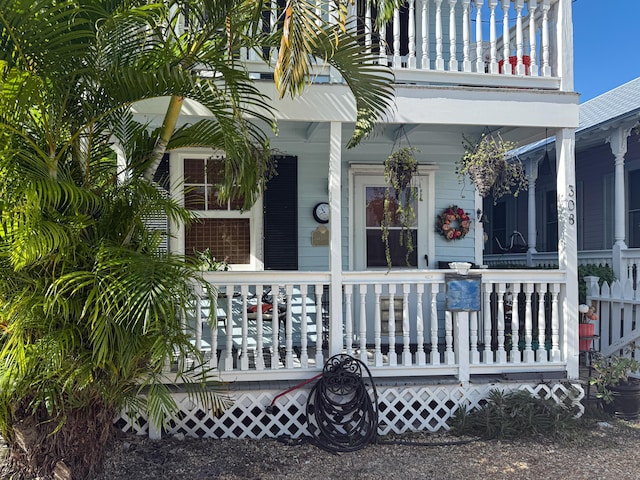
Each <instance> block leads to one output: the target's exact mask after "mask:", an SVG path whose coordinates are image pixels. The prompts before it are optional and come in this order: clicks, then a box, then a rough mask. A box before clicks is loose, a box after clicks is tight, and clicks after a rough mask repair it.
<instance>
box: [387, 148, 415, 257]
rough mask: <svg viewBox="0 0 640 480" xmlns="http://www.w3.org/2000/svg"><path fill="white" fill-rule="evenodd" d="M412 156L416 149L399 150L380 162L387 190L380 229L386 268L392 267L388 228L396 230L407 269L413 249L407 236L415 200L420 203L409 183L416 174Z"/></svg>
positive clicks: (411, 237) (412, 185)
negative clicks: (404, 250) (404, 253)
mask: <svg viewBox="0 0 640 480" xmlns="http://www.w3.org/2000/svg"><path fill="white" fill-rule="evenodd" d="M416 152H418V150H417V149H416V148H413V147H403V148H401V149H399V150H396V151H395V152H393V153H392V154H391V155H389V157H388V158H387V159H386V160H385V162H384V179H385V182H386V184H387V188H386V190H385V194H384V208H383V212H384V215H383V218H382V222H381V228H382V241H383V242H384V247H385V256H386V260H387V266H388V267H389V268H391V266H392V262H391V250H390V248H389V227H392V226H394V227H397V226H399V227H400V245H401V246H404V247H405V248H406V256H405V261H406V263H407V265H410V263H409V258H410V255H411V253H413V249H414V245H413V236H412V235H411V230H412V227H414V226H415V223H416V219H417V217H416V211H415V207H414V205H415V203H416V201H417V200H422V199H421V198H420V196H421V192H420V188H418V187H416V186H415V185H414V184H413V181H412V180H413V178H414V175H415V174H416V173H417V171H418V160H417V159H416V157H415V154H416Z"/></svg>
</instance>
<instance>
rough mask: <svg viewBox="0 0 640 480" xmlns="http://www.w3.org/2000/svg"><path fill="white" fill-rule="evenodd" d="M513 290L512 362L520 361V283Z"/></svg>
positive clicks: (513, 286)
mask: <svg viewBox="0 0 640 480" xmlns="http://www.w3.org/2000/svg"><path fill="white" fill-rule="evenodd" d="M512 288H513V292H512V294H511V295H512V298H511V358H510V360H511V363H520V348H519V347H520V345H519V343H520V314H519V308H520V307H519V305H518V296H519V294H520V284H519V283H514V284H513V285H512Z"/></svg>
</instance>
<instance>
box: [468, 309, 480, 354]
mask: <svg viewBox="0 0 640 480" xmlns="http://www.w3.org/2000/svg"><path fill="white" fill-rule="evenodd" d="M469 350H471V354H470V356H469V361H470V362H471V365H478V364H479V363H480V352H479V351H478V312H471V313H470V314H469Z"/></svg>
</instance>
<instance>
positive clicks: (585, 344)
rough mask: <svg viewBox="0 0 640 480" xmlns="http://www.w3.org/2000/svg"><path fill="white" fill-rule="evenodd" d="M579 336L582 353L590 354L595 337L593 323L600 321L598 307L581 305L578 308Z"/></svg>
mask: <svg viewBox="0 0 640 480" xmlns="http://www.w3.org/2000/svg"><path fill="white" fill-rule="evenodd" d="M578 312H580V315H579V316H578V322H579V325H578V335H579V337H580V351H581V352H588V351H589V350H591V343H592V342H593V338H594V336H595V327H596V326H595V324H594V323H592V322H594V321H596V320H598V315H597V314H596V307H595V306H594V305H587V304H584V303H582V304H580V305H579V306H578Z"/></svg>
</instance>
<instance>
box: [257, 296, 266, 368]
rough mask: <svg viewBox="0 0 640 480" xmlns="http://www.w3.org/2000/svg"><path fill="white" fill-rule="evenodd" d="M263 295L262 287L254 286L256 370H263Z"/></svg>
mask: <svg viewBox="0 0 640 480" xmlns="http://www.w3.org/2000/svg"><path fill="white" fill-rule="evenodd" d="M263 293H264V288H263V287H262V285H256V300H257V310H256V336H257V338H256V353H255V362H256V370H264V368H265V363H264V323H263V318H262V294H263Z"/></svg>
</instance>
